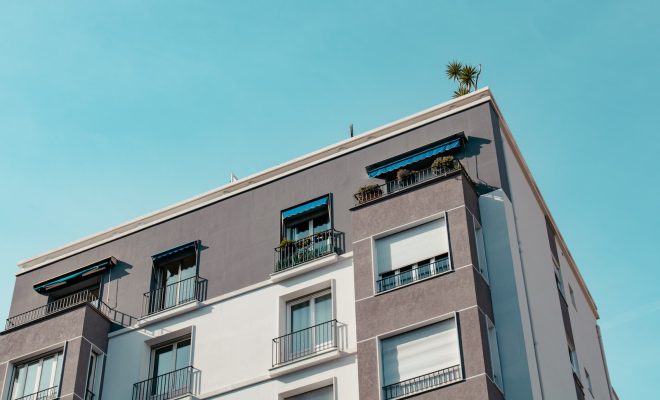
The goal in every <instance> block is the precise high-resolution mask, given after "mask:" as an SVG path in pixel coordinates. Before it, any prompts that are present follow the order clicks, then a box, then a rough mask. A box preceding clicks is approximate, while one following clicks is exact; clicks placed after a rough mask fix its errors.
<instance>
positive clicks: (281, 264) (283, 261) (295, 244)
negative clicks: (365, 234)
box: [275, 229, 344, 273]
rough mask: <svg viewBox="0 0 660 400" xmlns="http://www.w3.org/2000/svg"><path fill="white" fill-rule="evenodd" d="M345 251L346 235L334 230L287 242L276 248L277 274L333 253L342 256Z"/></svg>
mask: <svg viewBox="0 0 660 400" xmlns="http://www.w3.org/2000/svg"><path fill="white" fill-rule="evenodd" d="M343 251H344V233H343V232H339V231H336V230H334V229H328V230H327V231H323V232H319V233H315V234H314V235H311V236H308V237H306V238H303V239H300V240H297V241H286V240H285V241H282V243H281V244H280V246H279V247H276V248H275V273H278V272H281V271H284V270H287V269H289V268H293V267H296V266H298V265H300V264H304V263H306V262H310V261H313V260H316V259H318V258H321V257H325V256H327V255H329V254H332V253H336V254H341V253H342V252H343Z"/></svg>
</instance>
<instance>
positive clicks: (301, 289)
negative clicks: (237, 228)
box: [103, 257, 357, 400]
mask: <svg viewBox="0 0 660 400" xmlns="http://www.w3.org/2000/svg"><path fill="white" fill-rule="evenodd" d="M353 279H354V278H353V267H352V260H351V259H350V258H346V257H344V258H342V259H340V260H339V261H338V262H337V263H335V264H332V265H328V266H325V267H322V268H320V269H317V270H314V271H311V272H308V273H306V274H304V275H301V276H296V277H292V278H290V279H288V280H285V281H283V282H280V283H270V282H264V283H263V285H264V286H263V287H260V288H258V289H256V290H253V291H251V292H249V293H245V294H241V295H238V296H234V297H229V298H225V297H227V296H223V298H224V299H220V301H217V299H209V300H207V301H205V302H204V303H203V305H202V306H201V307H200V308H197V309H194V310H192V311H189V312H187V313H185V314H182V315H179V316H176V317H173V318H171V319H167V320H164V321H161V322H156V323H154V324H152V325H149V326H147V327H145V328H144V329H139V330H131V331H127V332H123V333H121V334H118V335H115V336H113V337H111V338H110V341H109V346H108V357H107V365H106V375H105V380H104V384H103V399H104V400H125V399H130V398H131V394H132V389H133V384H134V383H136V382H138V381H141V380H144V379H147V377H148V374H149V363H150V347H149V345H148V344H147V343H145V341H147V340H151V341H152V342H153V339H154V338H157V337H159V336H162V335H165V334H167V333H169V332H174V331H177V330H180V329H186V328H187V327H191V326H192V327H193V333H192V344H193V345H192V365H193V366H194V367H195V368H197V369H199V370H200V371H201V374H200V376H201V379H200V388H199V393H200V395H201V396H200V397H201V398H223V399H224V398H227V399H239V398H240V399H259V400H261V399H273V400H276V399H278V394H279V393H281V392H285V391H288V390H291V389H295V388H296V387H298V386H301V385H307V384H313V383H314V382H318V381H321V380H324V379H336V382H337V386H336V387H337V390H338V393H337V394H338V398H342V399H343V398H356V396H357V368H356V357H355V351H356V339H355V338H356V335H355V296H354V293H355V291H354V285H353ZM331 284H332V287H333V290H334V292H333V299H334V310H335V311H334V312H335V317H336V319H337V320H338V322H339V323H341V324H343V325H344V326H343V327H342V328H340V334H339V336H340V342H341V350H342V351H343V353H342V356H341V357H340V358H338V359H335V360H331V361H328V362H326V363H324V364H321V365H318V366H316V367H311V368H306V369H304V370H303V371H300V372H296V373H291V374H287V375H284V376H280V377H278V378H270V377H269V373H270V371H269V370H270V369H271V368H272V357H271V355H272V340H273V338H276V337H278V336H280V335H282V334H283V333H284V332H283V331H281V329H283V327H281V326H280V325H281V324H282V318H281V317H282V316H281V315H280V314H281V308H282V306H281V304H284V301H283V300H282V298H283V296H284V297H287V296H288V297H291V296H296V297H297V294H305V292H308V291H310V290H312V289H310V288H315V289H319V288H321V287H324V286H328V287H329V286H330V285H331ZM257 286H258V285H257ZM231 389H233V391H230V390H231Z"/></svg>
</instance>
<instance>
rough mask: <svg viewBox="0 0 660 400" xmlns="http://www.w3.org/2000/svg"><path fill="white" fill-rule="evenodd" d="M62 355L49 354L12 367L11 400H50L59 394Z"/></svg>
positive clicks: (59, 353) (60, 353)
mask: <svg viewBox="0 0 660 400" xmlns="http://www.w3.org/2000/svg"><path fill="white" fill-rule="evenodd" d="M62 360H63V353H62V352H58V353H55V354H49V355H47V356H44V357H42V358H39V359H35V360H32V361H28V362H25V363H22V364H18V365H16V366H15V367H14V372H13V374H14V376H13V379H12V388H11V399H12V400H18V399H21V400H28V399H30V400H31V399H33V398H36V399H42V398H43V399H50V398H55V397H56V396H57V394H58V392H59V390H58V389H59V382H60V377H61V375H62Z"/></svg>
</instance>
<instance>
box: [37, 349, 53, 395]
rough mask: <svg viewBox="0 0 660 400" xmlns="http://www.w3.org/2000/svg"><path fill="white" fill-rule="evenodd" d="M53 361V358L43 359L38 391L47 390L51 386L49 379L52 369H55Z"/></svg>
mask: <svg viewBox="0 0 660 400" xmlns="http://www.w3.org/2000/svg"><path fill="white" fill-rule="evenodd" d="M55 360H56V358H55V356H51V357H48V358H46V359H44V363H43V365H42V366H41V378H40V379H39V389H38V390H44V389H48V388H49V387H51V386H53V385H51V377H52V375H53V369H54V368H55Z"/></svg>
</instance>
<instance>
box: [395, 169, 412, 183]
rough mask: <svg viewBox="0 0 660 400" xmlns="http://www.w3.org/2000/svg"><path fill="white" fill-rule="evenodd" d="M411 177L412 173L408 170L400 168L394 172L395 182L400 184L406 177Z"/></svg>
mask: <svg viewBox="0 0 660 400" xmlns="http://www.w3.org/2000/svg"><path fill="white" fill-rule="evenodd" d="M410 175H412V171H411V170H409V169H405V168H401V169H400V170H398V171H396V180H397V181H398V182H399V183H401V182H402V181H404V180H405V179H406V178H407V177H409V176H410Z"/></svg>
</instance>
